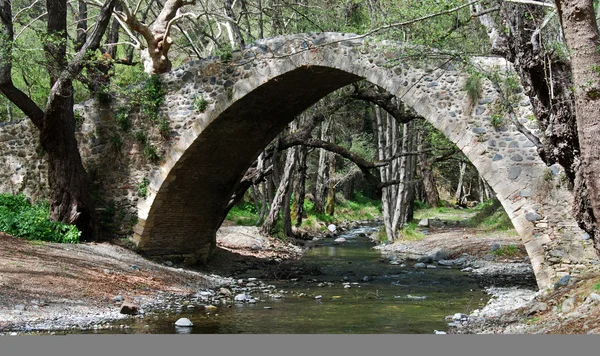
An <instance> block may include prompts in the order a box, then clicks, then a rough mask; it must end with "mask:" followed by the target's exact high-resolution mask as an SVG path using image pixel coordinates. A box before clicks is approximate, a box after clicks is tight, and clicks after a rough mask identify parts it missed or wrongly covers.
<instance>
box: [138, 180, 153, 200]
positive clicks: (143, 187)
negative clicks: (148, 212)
mask: <svg viewBox="0 0 600 356" xmlns="http://www.w3.org/2000/svg"><path fill="white" fill-rule="evenodd" d="M149 184H150V181H149V180H148V178H146V177H144V179H142V181H141V182H140V183H139V184H138V194H139V195H140V196H141V197H142V198H147V197H148V185H149Z"/></svg>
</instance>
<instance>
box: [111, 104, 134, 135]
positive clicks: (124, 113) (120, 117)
mask: <svg viewBox="0 0 600 356" xmlns="http://www.w3.org/2000/svg"><path fill="white" fill-rule="evenodd" d="M115 119H116V120H117V126H119V129H121V130H122V131H123V132H127V131H129V129H130V128H131V120H130V119H129V111H128V110H127V109H119V111H117V114H116V115H115Z"/></svg>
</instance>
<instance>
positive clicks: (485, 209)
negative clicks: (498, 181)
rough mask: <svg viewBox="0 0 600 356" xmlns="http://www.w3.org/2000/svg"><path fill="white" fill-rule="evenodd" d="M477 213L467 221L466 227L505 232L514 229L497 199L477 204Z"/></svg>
mask: <svg viewBox="0 0 600 356" xmlns="http://www.w3.org/2000/svg"><path fill="white" fill-rule="evenodd" d="M473 210H475V211H477V213H476V214H475V215H474V216H473V217H472V218H470V219H469V220H468V221H467V226H469V227H475V228H478V229H482V230H484V231H507V230H512V229H514V227H513V224H512V221H511V220H510V217H509V216H508V214H507V213H506V211H504V208H503V207H502V205H501V204H500V202H499V201H498V200H497V199H491V200H488V201H486V202H484V203H481V204H479V205H478V206H476V207H475V208H474V209H473Z"/></svg>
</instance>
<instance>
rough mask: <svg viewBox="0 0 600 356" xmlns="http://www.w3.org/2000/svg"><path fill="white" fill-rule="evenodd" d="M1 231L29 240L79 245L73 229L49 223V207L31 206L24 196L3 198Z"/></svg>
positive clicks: (0, 209)
mask: <svg viewBox="0 0 600 356" xmlns="http://www.w3.org/2000/svg"><path fill="white" fill-rule="evenodd" d="M0 231H3V232H5V233H7V234H10V235H13V236H16V237H21V238H24V239H27V240H41V241H50V242H60V243H78V242H79V236H80V235H81V233H80V232H79V230H77V228H76V227H75V226H74V225H67V224H63V223H61V222H56V221H51V220H50V204H49V203H48V202H38V203H36V204H31V203H30V202H29V200H28V199H27V197H25V196H24V195H12V194H0Z"/></svg>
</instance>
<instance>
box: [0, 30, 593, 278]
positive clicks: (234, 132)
mask: <svg viewBox="0 0 600 356" xmlns="http://www.w3.org/2000/svg"><path fill="white" fill-rule="evenodd" d="M418 52H420V51H419V49H418V48H414V47H411V46H408V45H403V44H401V43H396V42H386V41H373V40H367V39H362V38H357V36H355V35H348V34H346V35H345V34H338V33H320V34H302V35H291V36H285V37H277V38H271V39H266V40H262V41H259V42H256V43H255V44H254V45H253V46H252V47H250V48H247V49H246V50H244V51H241V52H234V53H233V58H232V59H231V61H228V62H222V61H220V60H218V59H209V60H201V61H194V62H190V63H188V64H186V65H184V66H183V67H181V68H178V69H176V70H174V71H172V72H170V73H167V74H164V75H163V76H162V81H163V83H164V84H166V86H167V88H168V94H167V95H166V98H165V99H166V100H165V103H164V105H163V107H162V108H161V113H162V115H163V117H166V118H168V120H169V125H170V128H171V129H172V132H171V137H170V139H169V140H168V141H167V142H164V141H161V140H160V139H159V138H158V135H157V134H156V133H154V134H153V135H150V136H149V137H150V139H151V140H153V141H155V142H157V146H158V147H159V148H160V150H161V152H162V161H161V163H160V164H151V163H148V162H146V161H144V160H143V159H140V158H139V157H140V156H141V153H140V151H141V148H140V147H139V145H136V144H135V143H132V144H131V145H129V146H125V147H126V150H125V151H126V153H125V154H121V155H117V156H116V157H115V154H114V153H111V152H112V151H111V145H110V144H109V141H110V137H111V136H110V135H111V133H112V134H113V135H114V127H115V115H114V112H115V111H114V108H112V109H111V108H107V107H106V105H100V104H98V103H94V102H87V103H84V104H83V105H81V106H79V107H78V108H77V110H78V111H79V112H80V115H82V116H83V117H85V119H84V123H83V125H82V128H81V130H80V131H81V132H79V133H78V138H79V141H80V144H81V151H82V156H83V157H84V161H86V164H87V165H88V170H92V171H93V172H96V174H98V175H103V177H104V179H103V182H102V188H101V189H102V194H104V195H107V196H111V197H113V198H114V199H115V200H116V201H117V202H119V203H120V204H121V205H123V204H124V205H129V207H128V208H126V209H125V215H135V216H137V219H135V217H134V218H133V224H132V226H133V240H134V241H135V243H136V244H137V246H138V247H139V249H140V250H141V251H143V252H144V253H146V254H147V255H150V256H162V257H171V258H173V257H178V258H182V259H186V260H187V261H188V262H196V261H202V260H205V259H206V258H207V257H208V256H209V255H210V253H211V251H212V249H214V248H215V246H216V239H215V234H216V230H217V229H218V228H219V225H220V223H221V219H222V216H223V214H224V213H225V207H226V206H227V203H228V200H229V198H230V196H231V194H232V192H233V189H234V185H235V183H236V182H237V181H238V180H239V179H240V178H241V177H242V176H243V174H244V172H245V171H246V169H247V168H248V166H249V165H250V164H251V163H252V162H253V160H254V159H255V158H256V157H257V156H258V154H259V153H260V151H261V150H262V149H263V148H264V147H265V146H266V145H267V144H268V143H269V142H270V141H271V140H273V139H274V138H275V137H276V135H277V134H278V133H279V132H281V131H282V130H283V128H284V127H285V126H286V125H287V124H288V123H289V122H290V121H291V120H292V119H293V118H294V117H295V116H296V115H298V114H300V113H301V112H302V111H304V110H305V109H307V108H308V107H309V106H311V105H312V104H314V103H315V102H317V101H318V100H319V99H321V98H322V97H324V96H325V95H327V94H329V93H330V92H332V91H334V90H336V89H338V88H341V87H343V86H346V85H348V84H351V83H353V82H356V81H359V80H362V79H366V80H368V81H369V82H371V83H374V84H376V85H378V86H380V87H382V88H384V89H386V90H387V91H389V92H390V93H392V94H394V95H396V97H397V98H399V99H400V100H402V101H403V102H404V103H405V104H406V105H407V106H408V107H410V108H412V109H413V110H414V111H415V112H416V113H417V114H419V115H420V116H422V117H424V118H425V119H426V120H427V121H429V122H430V123H431V124H433V125H434V126H435V127H436V128H437V129H439V130H440V131H442V132H443V133H444V134H445V135H446V136H447V137H448V138H449V139H450V140H451V141H452V142H454V143H455V144H456V145H457V146H458V147H459V148H460V149H461V150H462V151H463V152H464V153H465V155H466V156H467V157H468V158H469V159H470V160H471V162H472V163H473V165H474V166H475V167H476V168H477V170H478V171H479V173H480V174H481V175H482V176H483V178H484V179H485V180H486V181H487V182H488V183H489V185H490V186H491V187H492V188H493V190H494V192H495V193H496V194H497V196H498V198H499V200H500V201H501V203H502V205H503V207H504V209H505V210H506V211H507V213H508V215H509V216H510V218H511V220H512V222H513V224H514V226H515V227H516V229H517V231H518V232H519V235H520V236H521V239H522V241H523V243H524V245H525V247H526V248H527V252H528V254H529V256H530V259H531V262H532V265H533V268H534V271H535V274H536V278H537V281H538V285H539V286H540V287H546V286H549V285H551V284H552V283H554V282H555V281H556V278H558V277H560V276H561V275H563V274H567V273H575V272H577V270H580V269H584V268H585V267H586V264H591V263H596V256H595V254H594V252H593V247H592V241H591V240H590V239H589V238H587V236H586V234H584V233H583V232H582V231H581V230H580V229H579V228H578V227H577V224H576V223H575V221H574V219H573V217H572V216H571V214H570V210H571V202H572V200H573V197H572V195H571V193H570V192H569V191H567V190H566V189H564V188H563V187H562V186H561V184H560V177H559V175H560V170H561V169H560V167H551V168H549V167H547V166H546V165H545V164H544V163H543V162H542V161H541V159H540V158H539V157H538V155H537V153H536V149H535V147H534V144H533V143H532V142H531V141H529V140H528V139H527V138H526V137H525V136H524V135H523V134H521V133H520V132H519V131H518V130H517V129H516V127H515V125H514V124H512V123H511V122H510V120H509V119H508V118H504V119H503V122H504V123H505V124H504V125H502V127H499V125H498V123H497V122H496V123H494V122H493V120H492V116H493V115H494V110H496V111H497V110H498V106H496V105H495V103H496V102H497V100H498V93H497V91H496V90H495V89H494V87H493V85H492V84H491V83H490V82H489V81H487V80H483V90H482V95H481V99H480V100H478V101H477V102H474V103H472V102H470V100H469V98H468V96H467V93H466V92H465V90H464V86H465V81H466V80H467V78H468V76H469V75H468V74H467V72H466V71H465V70H464V69H462V68H463V66H462V65H461V64H460V63H455V62H453V61H451V60H449V59H448V58H439V57H440V56H437V57H438V58H437V59H436V58H435V57H436V56H435V55H432V56H429V58H428V57H427V56H415V55H416V54H418ZM473 65H474V66H475V67H478V68H480V70H487V71H495V72H496V73H501V74H502V75H511V74H510V73H511V69H510V68H509V67H508V65H507V64H506V62H504V61H502V60H500V59H493V58H487V59H477V60H473ZM514 93H515V97H514V98H513V100H514V105H513V109H514V111H515V113H516V114H517V116H518V120H519V121H520V122H521V124H522V125H524V126H525V127H527V128H528V129H529V130H531V131H532V132H534V133H536V132H537V130H536V128H535V127H534V124H533V123H532V122H531V120H529V118H530V117H532V109H531V106H530V103H529V100H528V99H527V97H525V96H524V95H523V94H519V90H515V91H514ZM198 98H202V100H205V101H206V103H207V104H208V106H207V108H206V109H205V110H204V111H203V112H200V111H199V110H197V109H195V106H194V102H195V101H196V100H200V99H198ZM115 105H119V104H115ZM125 105H126V103H125ZM496 120H497V119H496ZM35 137H36V134H35V131H34V130H33V128H32V127H31V124H29V122H28V121H22V122H19V123H10V124H4V125H3V126H2V127H0V149H1V150H2V152H3V155H2V157H1V158H0V160H1V161H0V162H2V163H3V164H2V166H1V167H2V173H1V175H2V176H3V178H5V179H3V180H4V182H3V183H0V189H1V190H2V191H13V192H16V191H23V192H25V193H26V194H29V195H35V194H36V193H39V191H41V188H40V187H39V184H42V185H43V182H44V179H45V163H44V162H43V157H40V156H39V155H38V154H36V153H35V152H34V150H33V149H32V148H35V145H34V144H32V143H34V142H35V140H36V138H35ZM112 137H114V136H112ZM136 157H137V158H136ZM94 169H95V170H94ZM108 172H110V173H108ZM92 175H93V174H92ZM144 177H145V178H147V179H148V180H147V182H148V184H147V186H146V185H144V188H145V189H147V192H148V195H147V197H145V198H140V197H138V194H137V192H136V190H137V188H136V187H138V186H139V184H140V181H142V178H144ZM40 182H42V183H40ZM145 182H146V181H145Z"/></svg>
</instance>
